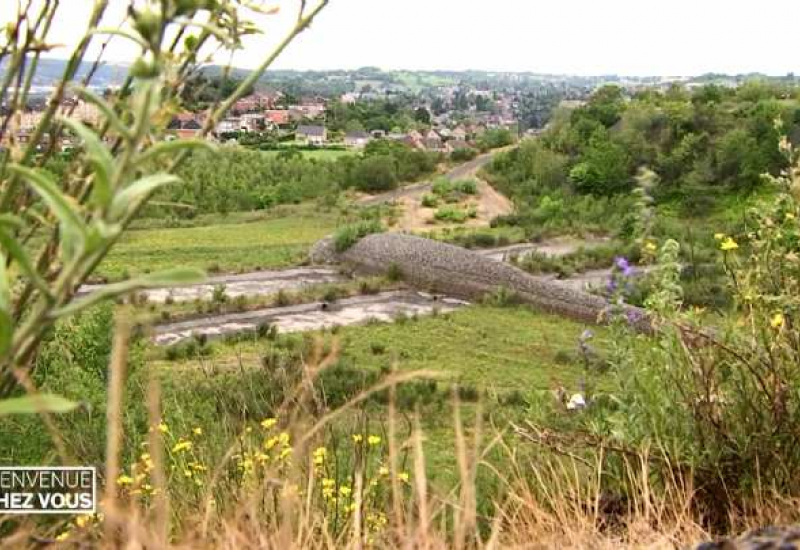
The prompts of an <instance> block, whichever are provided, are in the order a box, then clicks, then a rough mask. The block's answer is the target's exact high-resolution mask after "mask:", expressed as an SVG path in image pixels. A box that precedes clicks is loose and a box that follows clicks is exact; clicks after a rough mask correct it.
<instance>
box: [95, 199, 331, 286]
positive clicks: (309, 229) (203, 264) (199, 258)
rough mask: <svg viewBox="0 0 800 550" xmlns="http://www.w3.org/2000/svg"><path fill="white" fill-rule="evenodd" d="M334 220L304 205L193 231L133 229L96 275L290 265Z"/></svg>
mask: <svg viewBox="0 0 800 550" xmlns="http://www.w3.org/2000/svg"><path fill="white" fill-rule="evenodd" d="M243 220H246V221H243ZM337 220H338V218H337V214H336V213H335V212H324V211H320V210H318V209H314V208H312V205H305V206H303V207H298V208H295V209H283V210H281V214H280V215H277V216H273V215H271V214H264V215H263V217H262V218H261V219H259V218H258V217H257V216H252V215H251V216H249V217H248V218H245V219H238V218H236V217H234V218H233V219H231V220H226V219H224V218H222V217H219V216H216V217H208V219H206V220H205V222H204V223H205V224H204V225H197V226H195V227H181V228H158V227H152V228H146V229H137V230H135V231H130V232H129V233H127V234H126V235H125V237H124V238H123V239H122V240H121V241H120V242H119V243H118V245H117V246H116V247H114V249H113V251H112V253H111V254H110V255H109V257H108V258H107V259H106V261H105V262H103V264H102V265H101V266H100V270H99V275H100V276H103V277H107V278H109V279H117V278H120V277H123V276H124V275H125V274H130V275H134V274H137V273H144V272H149V271H156V270H159V269H166V268H171V267H176V266H180V267H198V268H203V269H207V270H209V271H222V272H232V271H241V270H252V269H256V268H275V267H283V266H287V265H292V264H296V263H298V262H300V261H301V260H302V259H303V258H304V256H305V254H306V252H307V251H308V248H309V247H310V246H311V244H313V243H314V242H315V241H317V240H318V239H320V238H322V237H324V236H325V235H328V234H330V233H332V232H333V230H334V229H335V228H336V225H337Z"/></svg>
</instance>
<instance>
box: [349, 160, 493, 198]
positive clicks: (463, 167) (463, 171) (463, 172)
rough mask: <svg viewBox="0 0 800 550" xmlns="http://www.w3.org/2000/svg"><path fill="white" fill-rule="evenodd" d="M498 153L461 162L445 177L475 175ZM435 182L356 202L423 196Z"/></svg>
mask: <svg viewBox="0 0 800 550" xmlns="http://www.w3.org/2000/svg"><path fill="white" fill-rule="evenodd" d="M496 153H497V151H492V152H491V153H485V154H483V155H478V156H477V157H475V158H474V159H472V160H470V161H468V162H465V163H464V164H460V165H458V166H456V167H455V168H452V169H451V170H450V171H448V172H446V173H445V174H443V177H445V178H447V179H450V180H458V179H463V178H469V177H473V176H475V174H477V173H478V171H479V170H480V169H481V168H483V167H484V166H486V165H487V164H488V163H489V161H491V160H492V157H494V155H495V154H496ZM432 186H433V183H432V182H430V181H423V182H420V183H414V184H411V185H406V186H405V187H401V188H399V189H395V190H394V191H389V192H387V193H381V194H380V195H373V196H369V197H363V198H361V199H359V200H357V201H356V204H358V205H360V206H375V205H378V204H385V203H387V202H393V201H398V200H400V199H402V198H404V197H414V196H416V197H421V196H422V195H423V194H424V193H427V192H429V191H430V190H431V188H432Z"/></svg>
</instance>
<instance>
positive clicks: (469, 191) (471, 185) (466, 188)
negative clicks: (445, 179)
mask: <svg viewBox="0 0 800 550" xmlns="http://www.w3.org/2000/svg"><path fill="white" fill-rule="evenodd" d="M453 190H454V191H458V192H459V193H463V194H465V195H476V194H477V193H478V183H477V182H476V181H475V180H457V181H454V182H453Z"/></svg>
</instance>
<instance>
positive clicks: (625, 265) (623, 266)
mask: <svg viewBox="0 0 800 550" xmlns="http://www.w3.org/2000/svg"><path fill="white" fill-rule="evenodd" d="M614 265H615V266H616V267H617V269H619V270H620V271H621V272H622V275H623V276H624V277H630V276H631V275H633V268H632V267H631V264H630V262H628V260H627V258H624V257H622V256H618V257H617V258H616V259H615V260H614Z"/></svg>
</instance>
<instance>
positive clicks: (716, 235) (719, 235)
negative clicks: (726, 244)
mask: <svg viewBox="0 0 800 550" xmlns="http://www.w3.org/2000/svg"><path fill="white" fill-rule="evenodd" d="M724 238H725V233H714V240H717V241H721V240H722V239H724Z"/></svg>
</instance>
